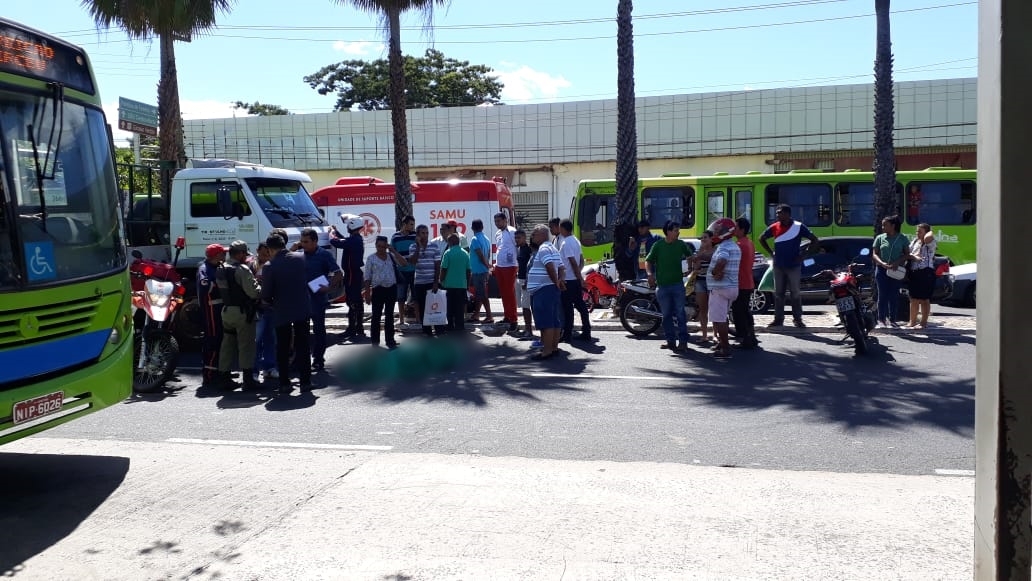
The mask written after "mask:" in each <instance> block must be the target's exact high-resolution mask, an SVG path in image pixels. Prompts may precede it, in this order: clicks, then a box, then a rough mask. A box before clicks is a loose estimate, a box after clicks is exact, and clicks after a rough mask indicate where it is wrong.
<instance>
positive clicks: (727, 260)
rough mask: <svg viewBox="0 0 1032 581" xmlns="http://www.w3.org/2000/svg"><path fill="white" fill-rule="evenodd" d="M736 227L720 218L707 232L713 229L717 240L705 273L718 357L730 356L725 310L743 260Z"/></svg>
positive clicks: (734, 296)
mask: <svg viewBox="0 0 1032 581" xmlns="http://www.w3.org/2000/svg"><path fill="white" fill-rule="evenodd" d="M737 227H738V225H737V224H735V221H734V220H732V219H731V218H721V219H719V220H717V221H716V222H713V223H712V224H710V227H709V230H710V232H713V240H714V241H715V242H719V243H718V244H717V246H716V247H715V248H714V250H713V257H712V258H711V259H710V268H709V274H708V275H706V286H707V287H708V288H709V295H710V296H709V320H710V323H712V324H713V334H714V335H716V336H717V341H718V343H717V350H716V352H715V353H714V356H716V357H717V358H718V359H727V358H728V357H731V345H730V343H729V342H728V337H727V336H728V331H729V329H728V322H727V311H728V309H730V308H731V303H733V302H734V301H735V299H737V298H738V269H739V266H740V263H741V262H742V250H741V249H740V248H739V247H738V243H737V242H735V239H734V232H735V228H737Z"/></svg>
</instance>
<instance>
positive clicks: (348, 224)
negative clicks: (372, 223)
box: [340, 214, 365, 232]
mask: <svg viewBox="0 0 1032 581" xmlns="http://www.w3.org/2000/svg"><path fill="white" fill-rule="evenodd" d="M340 221H341V223H342V224H344V229H345V230H347V231H348V232H353V231H355V230H361V229H362V228H365V220H363V219H362V218H361V217H360V216H356V215H354V214H341V215H340Z"/></svg>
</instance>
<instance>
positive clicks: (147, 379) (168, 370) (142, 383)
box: [133, 329, 179, 393]
mask: <svg viewBox="0 0 1032 581" xmlns="http://www.w3.org/2000/svg"><path fill="white" fill-rule="evenodd" d="M146 333H147V347H148V350H149V351H150V354H149V355H148V357H147V359H146V361H144V365H143V367H142V368H137V365H138V364H139V362H140V345H141V341H140V339H141V337H142V336H141V335H137V336H136V337H135V338H134V340H133V391H135V392H137V393H153V392H155V391H158V390H159V389H161V387H162V386H163V385H165V382H166V381H168V380H169V378H171V377H172V373H173V372H175V370H176V363H177V362H178V360H179V343H177V342H176V339H175V337H173V336H172V334H171V333H169V332H168V331H166V330H164V329H152V330H149V331H147V332H146Z"/></svg>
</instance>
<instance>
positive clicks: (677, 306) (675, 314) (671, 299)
mask: <svg viewBox="0 0 1032 581" xmlns="http://www.w3.org/2000/svg"><path fill="white" fill-rule="evenodd" d="M656 300H657V301H658V302H659V310H660V312H662V313H663V334H664V335H665V336H666V340H667V343H671V344H672V343H673V342H674V337H675V329H676V337H677V340H678V341H680V342H682V343H687V342H688V320H687V319H686V318H685V316H684V287H683V286H681V285H680V284H668V285H663V286H661V287H656Z"/></svg>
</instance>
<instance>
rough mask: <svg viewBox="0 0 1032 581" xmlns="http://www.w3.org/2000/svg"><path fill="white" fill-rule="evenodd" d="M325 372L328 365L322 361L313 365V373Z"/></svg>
mask: <svg viewBox="0 0 1032 581" xmlns="http://www.w3.org/2000/svg"><path fill="white" fill-rule="evenodd" d="M325 370H326V364H325V363H323V362H322V361H316V362H315V363H313V364H312V371H325Z"/></svg>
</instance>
